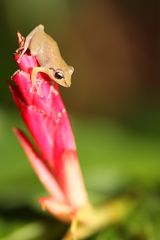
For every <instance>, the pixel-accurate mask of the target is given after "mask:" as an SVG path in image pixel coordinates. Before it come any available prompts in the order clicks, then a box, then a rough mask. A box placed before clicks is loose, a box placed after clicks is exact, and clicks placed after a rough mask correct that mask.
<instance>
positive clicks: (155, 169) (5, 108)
mask: <svg viewBox="0 0 160 240" xmlns="http://www.w3.org/2000/svg"><path fill="white" fill-rule="evenodd" d="M0 10H1V17H0V26H1V34H0V36H1V37H0V44H1V47H0V79H1V87H0V89H1V93H0V151H1V157H0V163H1V168H0V169H1V170H0V239H2V240H41V239H45V240H52V239H57V240H58V239H61V236H63V233H64V231H65V230H66V226H65V225H63V224H60V223H59V222H58V221H56V220H53V219H52V218H50V217H49V216H48V214H45V213H43V212H42V211H41V209H40V207H39V205H38V201H37V200H38V198H39V197H40V196H45V195H47V193H46V192H45V190H44V189H43V187H42V186H41V184H40V183H39V182H38V179H37V177H36V175H35V174H34V172H33V171H32V169H31V167H30V166H29V164H28V162H27V159H26V157H25V155H24V153H23V151H22V150H21V148H20V146H19V144H18V142H17V140H16V138H15V136H14V135H13V133H12V127H14V126H18V127H21V128H24V126H23V123H22V121H21V119H20V115H19V113H18V111H17V109H16V107H15V106H14V103H13V102H12V98H11V94H10V92H9V90H8V87H7V81H8V80H9V79H10V76H11V75H12V74H13V73H14V71H15V70H16V69H17V66H16V64H15V63H14V61H13V58H12V54H13V52H14V51H15V49H16V48H17V38H16V32H17V30H20V31H21V33H22V34H24V36H26V35H27V34H28V33H29V32H30V31H31V30H32V29H33V28H34V27H35V26H37V25H38V24H40V23H41V24H43V25H44V26H45V29H46V32H48V33H49V34H50V35H52V36H54V38H55V39H56V40H57V42H58V43H59V46H60V49H61V52H62V56H63V57H64V59H65V60H66V61H67V62H68V63H69V64H71V65H73V66H74V68H75V73H74V75H73V79H72V87H71V88H70V89H67V90H66V89H62V88H61V93H62V96H63V99H64V102H65V105H66V107H67V109H68V111H69V114H70V117H71V122H72V125H73V130H74V133H75V137H76V143H77V148H78V153H79V157H80V162H81V166H82V170H83V173H84V177H85V182H86V185H87V189H88V191H89V195H90V198H91V200H92V202H93V203H97V202H101V201H104V200H107V199H108V200H112V199H114V198H115V197H119V196H124V195H129V194H131V193H132V194H133V195H134V198H135V199H136V202H137V205H136V207H135V208H134V210H133V211H132V212H131V214H129V216H128V218H127V219H126V220H125V221H123V222H121V223H120V224H116V225H112V226H110V227H109V228H106V229H104V230H103V231H101V232H99V233H97V234H96V235H95V236H92V237H91V238H89V239H95V240H105V239H106V240H107V239H109V240H112V239H113V240H121V239H123V240H124V239H132V240H158V239H160V230H159V229H160V174H159V172H160V94H159V91H160V82H159V58H158V57H159V49H160V48H159V46H160V45H159V40H160V34H159V33H160V31H159V29H158V27H159V19H160V18H159V6H158V2H156V1H143V0H142V1H133V0H130V1H125V0H123V1H119V0H110V1H109V0H108V1H107V0H92V1H91V0H86V1H84V0H81V1H73V0H61V1H60V0H45V1H42V0H34V1H31V0H28V1H21V0H1V1H0Z"/></svg>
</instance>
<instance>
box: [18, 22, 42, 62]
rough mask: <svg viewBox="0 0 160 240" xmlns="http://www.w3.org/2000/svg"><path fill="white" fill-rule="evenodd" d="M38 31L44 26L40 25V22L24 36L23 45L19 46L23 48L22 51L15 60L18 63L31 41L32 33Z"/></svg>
mask: <svg viewBox="0 0 160 240" xmlns="http://www.w3.org/2000/svg"><path fill="white" fill-rule="evenodd" d="M39 31H44V26H43V25H41V24H40V25H39V26H37V27H36V28H34V29H33V31H32V32H30V33H29V34H28V36H27V37H26V39H25V42H24V45H23V47H22V46H21V48H23V51H22V52H21V54H20V56H19V59H18V61H17V62H18V63H19V62H20V61H21V58H22V56H23V55H24V53H25V52H26V51H27V49H28V48H29V45H30V43H31V41H32V38H33V36H34V34H35V33H37V32H39Z"/></svg>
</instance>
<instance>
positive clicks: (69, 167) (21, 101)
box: [10, 53, 88, 221]
mask: <svg viewBox="0 0 160 240" xmlns="http://www.w3.org/2000/svg"><path fill="white" fill-rule="evenodd" d="M14 57H15V61H16V62H17V63H18V58H19V55H18V53H16V54H15V55H14ZM18 66H19V68H20V70H18V71H16V72H15V74H14V75H13V76H12V80H13V81H14V83H15V85H13V84H11V86H10V89H11V92H12V95H13V98H14V100H15V102H16V104H17V106H18V107H19V109H20V111H21V115H22V118H23V120H24V122H25V124H26V126H27V128H28V130H29V132H30V134H31V135H32V138H33V140H34V143H35V146H36V148H35V146H33V145H32V144H31V142H30V140H29V139H28V138H27V137H26V136H25V134H24V133H23V132H22V131H21V130H18V129H15V130H14V132H15V134H16V136H17V137H18V140H19V142H20V144H21V146H22V147H23V149H24V151H25V153H26V155H27V157H28V159H29V161H30V163H31V165H32V167H33V169H34V171H35V172H36V174H37V175H38V177H39V179H40V181H41V182H42V184H43V185H44V187H45V188H46V190H47V192H48V193H49V196H48V197H43V198H41V199H40V200H39V201H40V204H41V206H42V207H43V209H46V210H47V211H48V212H50V214H52V215H54V216H56V217H57V218H59V219H60V220H63V221H72V219H74V217H75V216H76V214H77V212H78V211H79V209H81V208H84V207H85V206H86V205H87V204H88V197H87V193H86V190H85V187H84V183H83V178H82V174H81V170H80V166H79V161H78V157H77V151H76V146H75V141H74V136H73V133H72V129H71V126H70V122H69V119H68V115H67V112H66V109H65V107H64V104H63V101H62V99H61V96H60V94H59V91H58V89H56V88H57V87H56V85H55V86H52V85H51V83H50V82H49V79H48V77H47V75H45V74H38V80H39V82H38V83H37V84H38V87H36V88H34V89H33V84H32V81H31V70H32V68H33V67H36V66H38V62H37V60H36V58H35V57H33V56H31V55H30V54H27V53H26V54H24V55H23V56H22V58H21V60H20V62H19V63H18Z"/></svg>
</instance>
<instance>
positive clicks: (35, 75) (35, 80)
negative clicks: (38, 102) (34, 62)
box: [31, 67, 51, 95]
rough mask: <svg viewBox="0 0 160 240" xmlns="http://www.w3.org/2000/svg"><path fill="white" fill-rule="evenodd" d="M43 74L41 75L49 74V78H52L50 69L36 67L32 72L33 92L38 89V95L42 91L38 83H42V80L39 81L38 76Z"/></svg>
mask: <svg viewBox="0 0 160 240" xmlns="http://www.w3.org/2000/svg"><path fill="white" fill-rule="evenodd" d="M39 72H41V73H45V74H47V75H48V76H50V74H51V72H50V69H49V68H47V67H34V68H33V69H32V72H31V82H32V87H31V92H32V91H33V90H34V89H36V90H37V92H38V94H39V95H40V89H39V86H38V84H37V82H40V81H41V80H39V79H38V78H37V74H38V73H39Z"/></svg>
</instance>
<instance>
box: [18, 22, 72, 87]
mask: <svg viewBox="0 0 160 240" xmlns="http://www.w3.org/2000/svg"><path fill="white" fill-rule="evenodd" d="M18 34H20V33H17V35H18ZM18 38H19V40H20V41H21V44H20V48H19V50H21V49H23V50H22V52H21V54H20V57H19V59H18V61H19V62H20V59H21V57H22V56H23V54H24V53H25V52H26V50H27V49H29V50H30V52H31V55H33V56H35V57H36V58H37V61H38V63H39V65H40V66H39V67H34V68H33V69H32V73H31V80H32V82H33V83H36V81H37V79H36V77H37V73H39V72H42V73H46V74H47V75H48V76H49V77H50V79H51V80H52V81H55V82H56V83H58V84H60V85H61V86H64V87H70V85H71V76H72V73H73V72H74V68H73V67H72V66H69V65H68V64H67V63H66V62H65V61H64V60H63V58H62V56H61V53H60V50H59V47H58V45H57V43H56V41H55V40H54V39H53V38H52V37H51V36H49V35H48V34H47V33H45V31H44V26H43V25H41V24H40V25H39V26H37V27H36V28H34V29H33V30H32V31H31V32H30V33H29V35H28V36H27V37H26V39H25V40H24V39H23V37H22V36H20V35H19V36H18Z"/></svg>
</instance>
